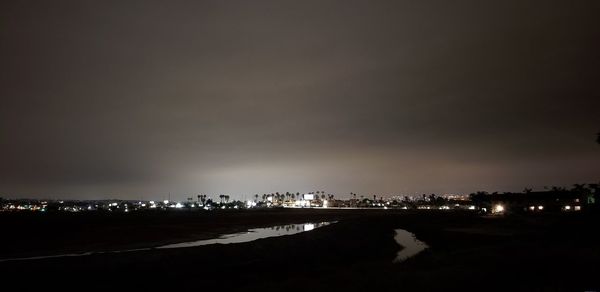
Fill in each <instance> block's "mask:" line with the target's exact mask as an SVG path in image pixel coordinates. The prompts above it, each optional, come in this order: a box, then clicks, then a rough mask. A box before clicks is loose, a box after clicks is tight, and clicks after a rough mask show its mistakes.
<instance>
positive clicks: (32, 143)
mask: <svg viewBox="0 0 600 292" xmlns="http://www.w3.org/2000/svg"><path fill="white" fill-rule="evenodd" d="M484 2H489V3H484ZM599 15H600V1H572V0H565V1H523V0H515V1H512V0H511V1H481V0H475V1H446V0H439V1H348V0H339V1H327V0H319V1H282V0H276V1H147V0H144V1H116V0H115V1H99V0H98V1H81V0H74V1H60V0H53V1H11V0H7V1H2V2H1V3H0V66H1V70H0V196H4V197H9V198H10V197H47V198H81V199H92V198H123V199H139V198H144V199H162V198H164V197H165V196H166V195H167V194H168V193H169V192H171V193H172V197H173V198H174V199H184V198H186V197H187V196H195V195H196V194H198V193H205V194H231V195H232V197H233V198H243V195H246V198H250V196H251V195H253V194H254V193H259V194H263V193H270V192H276V191H279V192H285V191H293V192H297V191H298V192H308V191H316V190H324V191H326V192H331V193H335V194H337V195H338V196H339V197H342V196H343V195H344V194H348V193H349V192H357V193H359V194H365V195H367V194H374V193H376V194H392V193H394V194H399V193H402V194H415V193H419V194H421V193H432V192H435V193H469V192H473V191H477V190H487V191H520V190H522V189H523V188H525V187H533V188H542V187H543V186H552V185H565V186H570V185H571V184H573V183H591V182H597V181H599V180H600V145H598V144H597V143H596V141H595V140H596V133H597V132H600V114H599V109H600V73H599V70H600V17H599Z"/></svg>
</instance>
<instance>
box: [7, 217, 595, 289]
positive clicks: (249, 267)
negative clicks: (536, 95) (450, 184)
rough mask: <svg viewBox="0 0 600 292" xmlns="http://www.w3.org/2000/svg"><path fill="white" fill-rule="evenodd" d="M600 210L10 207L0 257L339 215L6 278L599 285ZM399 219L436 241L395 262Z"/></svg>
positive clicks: (214, 285) (369, 285) (352, 285)
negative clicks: (271, 231)
mask: <svg viewBox="0 0 600 292" xmlns="http://www.w3.org/2000/svg"><path fill="white" fill-rule="evenodd" d="M598 217H600V216H598V215H594V214H586V213H578V214H576V213H573V214H562V215H543V216H527V217H520V216H506V217H494V218H491V217H487V218H484V217H479V216H476V215H474V214H469V213H454V212H407V211H405V210H396V211H393V210H302V209H294V210H289V209H285V210H258V211H240V212H217V213H192V212H185V211H184V212H169V213H166V212H165V213H161V212H158V213H154V212H148V213H131V214H117V215H114V214H110V215H109V214H106V215H102V214H94V213H83V214H24V213H23V214H0V228H1V230H2V237H1V238H2V240H1V242H0V248H1V249H0V258H14V257H25V256H38V255H52V254H60V253H72V252H73V253H76V252H85V251H102V250H121V249H131V248H141V247H149V246H157V245H161V244H166V243H173V242H182V241H190V240H195V239H203V238H214V237H217V236H218V235H220V234H225V233H232V232H240V231H245V230H247V229H248V228H254V227H266V226H271V225H277V224H286V223H306V222H317V221H335V220H336V221H338V223H336V224H333V225H329V226H325V227H321V228H318V229H315V230H313V231H310V232H304V233H299V234H295V235H290V236H282V237H275V238H266V239H260V240H257V241H253V242H247V243H239V244H231V245H210V246H204V247H194V248H182V249H173V250H151V251H139V252H128V253H119V254H97V255H91V256H85V257H66V258H56V259H44V260H31V261H8V262H0V275H1V276H0V278H1V279H2V282H3V283H9V282H10V283H13V284H19V285H23V286H22V287H26V288H34V287H37V286H39V287H60V288H63V289H69V290H73V289H81V290H87V289H90V288H99V287H104V288H124V287H132V288H136V289H143V288H151V289H153V290H157V289H161V290H167V291H177V290H197V291H207V290H220V291H229V290H247V291H257V290H283V291H285V290H327V291H338V290H340V291H348V290H358V291H364V290H386V291H387V290H389V291H413V290H418V291H423V290H435V291H440V290H473V291H489V290H497V291H515V290H519V291H521V290H522V291H599V290H600V285H599V283H600V277H599V273H598V270H600V268H599V265H598V264H599V263H600V245H599V244H600V239H599V238H598V236H597V234H598V223H597V222H600V220H598V219H600V218H598ZM395 228H403V229H406V230H408V231H410V232H413V233H415V234H416V236H417V238H418V239H420V240H422V241H424V242H426V243H427V244H428V245H429V246H430V248H429V249H428V250H426V251H425V252H423V253H421V254H419V255H417V256H416V257H414V258H412V259H409V260H407V261H406V262H403V263H399V264H393V263H392V260H393V259H394V257H395V254H396V253H397V252H398V251H399V250H400V247H399V246H398V245H397V244H396V243H395V241H394V240H393V236H394V231H393V229H395ZM23 280H25V282H23ZM7 291H8V290H7Z"/></svg>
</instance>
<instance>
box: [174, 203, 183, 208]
mask: <svg viewBox="0 0 600 292" xmlns="http://www.w3.org/2000/svg"><path fill="white" fill-rule="evenodd" d="M175 208H177V209H179V208H183V205H182V204H181V203H177V204H175Z"/></svg>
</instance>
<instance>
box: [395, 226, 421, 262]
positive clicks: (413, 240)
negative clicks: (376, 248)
mask: <svg viewBox="0 0 600 292" xmlns="http://www.w3.org/2000/svg"><path fill="white" fill-rule="evenodd" d="M394 231H396V235H395V236H394V240H395V241H396V243H398V244H399V245H400V246H402V249H401V250H400V251H399V252H398V253H397V254H396V258H395V259H394V261H393V262H394V263H401V262H403V261H405V260H407V259H408V258H410V257H413V256H416V255H417V254H419V253H420V252H422V251H424V250H425V249H427V248H428V247H429V246H427V244H425V243H424V242H422V241H420V240H418V239H417V237H416V236H415V235H414V234H412V233H410V232H408V231H406V230H404V229H396V230H394Z"/></svg>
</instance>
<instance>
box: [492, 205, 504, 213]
mask: <svg viewBox="0 0 600 292" xmlns="http://www.w3.org/2000/svg"><path fill="white" fill-rule="evenodd" d="M502 212H504V206H502V205H496V206H494V213H502Z"/></svg>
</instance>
